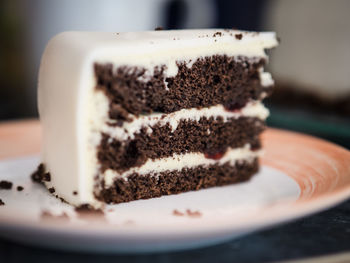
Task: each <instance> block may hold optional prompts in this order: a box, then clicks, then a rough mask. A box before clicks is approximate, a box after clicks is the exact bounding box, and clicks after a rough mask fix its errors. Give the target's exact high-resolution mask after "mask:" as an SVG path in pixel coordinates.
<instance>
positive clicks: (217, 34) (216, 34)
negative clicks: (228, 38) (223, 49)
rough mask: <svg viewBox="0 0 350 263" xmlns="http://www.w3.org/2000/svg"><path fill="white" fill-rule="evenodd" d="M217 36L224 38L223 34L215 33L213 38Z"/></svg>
mask: <svg viewBox="0 0 350 263" xmlns="http://www.w3.org/2000/svg"><path fill="white" fill-rule="evenodd" d="M217 36H219V37H221V36H222V33H221V32H215V33H214V34H213V37H217Z"/></svg>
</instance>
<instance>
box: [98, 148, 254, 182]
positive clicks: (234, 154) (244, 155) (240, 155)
mask: <svg viewBox="0 0 350 263" xmlns="http://www.w3.org/2000/svg"><path fill="white" fill-rule="evenodd" d="M260 154H261V151H252V150H250V145H249V144H246V145H245V146H244V147H242V148H236V149H231V148H229V149H228V150H227V151H226V153H225V154H224V155H223V156H222V158H221V159H219V160H214V159H208V158H206V157H205V156H204V154H203V153H198V152H190V153H185V154H174V155H173V156H171V157H167V158H161V159H156V160H148V161H147V162H146V163H145V164H143V165H142V166H140V167H135V168H131V169H129V170H127V171H126V172H124V173H121V174H119V173H117V172H115V171H113V170H111V169H108V170H106V171H105V172H104V174H103V176H104V178H105V183H106V186H107V187H108V186H112V184H113V181H114V179H116V178H124V179H125V180H127V176H128V175H130V174H132V173H138V174H140V175H145V174H152V173H154V174H155V175H156V173H161V172H165V171H175V170H176V171H180V170H181V169H183V168H195V167H197V166H204V167H207V166H209V165H213V164H219V165H222V164H225V163H229V164H230V165H232V166H234V165H235V164H236V162H238V161H247V162H251V161H253V160H254V158H257V157H258V156H259V155H260Z"/></svg>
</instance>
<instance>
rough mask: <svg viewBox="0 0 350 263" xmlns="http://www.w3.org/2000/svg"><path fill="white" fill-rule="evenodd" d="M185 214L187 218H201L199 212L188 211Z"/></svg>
mask: <svg viewBox="0 0 350 263" xmlns="http://www.w3.org/2000/svg"><path fill="white" fill-rule="evenodd" d="M186 213H187V215H188V216H189V217H201V216H202V213H201V212H199V211H191V210H190V209H187V210H186Z"/></svg>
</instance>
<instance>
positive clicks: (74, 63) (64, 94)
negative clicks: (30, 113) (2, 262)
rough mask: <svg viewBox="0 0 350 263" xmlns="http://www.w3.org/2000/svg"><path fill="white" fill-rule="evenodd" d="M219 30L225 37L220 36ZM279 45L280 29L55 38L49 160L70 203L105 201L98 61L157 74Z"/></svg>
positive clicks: (49, 80) (42, 99)
mask: <svg viewBox="0 0 350 263" xmlns="http://www.w3.org/2000/svg"><path fill="white" fill-rule="evenodd" d="M216 32H221V36H218V35H217V36H216V37H212V36H213V35H214V34H215V33H216ZM241 33H242V34H243V38H242V39H241V40H238V39H236V37H235V34H241ZM207 36H208V37H207ZM276 45H277V41H276V38H275V34H274V33H259V34H258V33H248V32H240V31H235V30H229V31H228V30H227V31H226V30H217V29H210V30H179V31H152V32H137V33H120V34H118V33H106V32H65V33H61V34H59V35H57V36H55V37H54V38H53V39H52V40H51V41H50V42H49V44H48V46H47V47H46V50H45V52H44V55H43V58H42V62H41V67H40V72H39V90H38V96H39V97H38V101H39V113H40V119H41V123H42V130H43V144H42V159H43V162H44V163H45V165H46V167H47V170H48V171H50V173H51V175H52V176H51V182H50V183H49V185H50V186H54V187H55V190H56V193H57V194H58V195H59V196H60V197H63V198H64V199H65V200H67V201H68V202H69V203H72V204H74V205H80V204H83V203H90V204H92V205H99V203H98V201H97V200H96V199H95V198H94V195H93V190H94V177H95V176H96V174H97V171H98V167H97V165H96V156H95V155H94V154H95V146H96V143H98V142H99V140H100V136H99V135H98V134H95V133H94V129H96V128H98V127H96V126H94V120H96V119H92V116H96V117H97V118H98V115H96V114H97V113H99V112H101V113H102V114H105V112H106V111H105V109H103V104H100V106H96V105H95V104H94V103H93V96H94V90H95V89H94V88H95V85H96V83H95V81H96V80H95V77H94V72H93V64H94V63H95V62H101V63H103V62H107V63H113V65H114V66H115V67H118V66H121V65H129V66H142V67H145V68H146V69H147V70H149V72H151V70H152V69H153V67H154V66H156V65H165V66H166V67H167V71H166V72H165V73H166V74H167V75H168V76H172V75H174V74H176V72H177V68H176V66H175V65H176V64H175V62H176V61H185V62H188V63H191V62H193V61H194V60H195V59H197V58H198V57H205V56H210V55H214V54H226V55H228V56H240V55H241V56H248V57H266V55H265V52H264V49H266V48H271V47H274V46H276ZM96 107H102V108H100V109H99V108H96ZM92 134H93V136H92ZM73 191H77V192H78V194H77V195H73Z"/></svg>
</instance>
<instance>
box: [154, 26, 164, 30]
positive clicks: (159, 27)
mask: <svg viewBox="0 0 350 263" xmlns="http://www.w3.org/2000/svg"><path fill="white" fill-rule="evenodd" d="M154 30H155V31H161V30H164V28H163V27H162V26H158V27H156V28H155V29H154Z"/></svg>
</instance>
